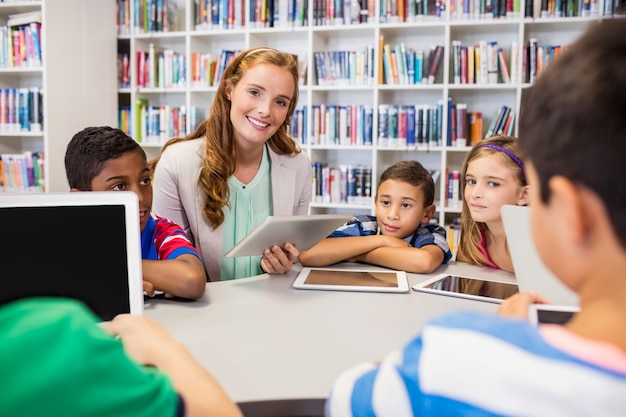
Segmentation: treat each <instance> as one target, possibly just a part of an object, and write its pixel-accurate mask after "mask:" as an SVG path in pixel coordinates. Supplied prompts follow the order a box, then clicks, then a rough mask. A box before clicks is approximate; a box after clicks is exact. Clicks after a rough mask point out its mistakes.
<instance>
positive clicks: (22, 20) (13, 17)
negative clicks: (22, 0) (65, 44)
mask: <svg viewBox="0 0 626 417" xmlns="http://www.w3.org/2000/svg"><path fill="white" fill-rule="evenodd" d="M30 23H41V10H35V11H32V12H24V13H15V14H10V15H9V18H8V19H7V26H22V25H28V24H30Z"/></svg>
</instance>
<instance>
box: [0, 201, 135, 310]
mask: <svg viewBox="0 0 626 417" xmlns="http://www.w3.org/2000/svg"><path fill="white" fill-rule="evenodd" d="M96 194H101V193H96ZM102 194H107V196H99V195H94V193H91V192H89V193H88V192H85V193H67V197H68V199H67V200H64V199H63V198H62V197H61V199H60V200H59V197H60V196H59V195H55V196H54V197H52V199H50V198H47V197H46V194H42V195H41V196H39V197H28V201H25V202H24V204H22V205H21V206H20V205H19V203H18V202H15V201H14V202H13V203H9V202H7V201H5V200H6V196H2V197H0V219H2V225H3V226H2V230H3V235H4V236H3V239H1V240H0V254H2V255H1V256H2V258H3V259H2V266H3V271H2V281H3V284H2V291H1V292H0V305H1V304H4V303H7V302H10V301H13V300H16V299H20V298H24V297H32V296H53V297H69V298H76V299H79V300H81V301H83V302H84V303H85V304H86V305H87V306H88V307H90V308H91V310H92V311H93V312H94V313H95V314H96V315H98V316H99V317H100V318H101V319H102V320H103V321H108V320H111V319H112V318H113V317H115V316H116V315H117V314H120V313H131V312H133V313H138V311H137V306H136V304H137V303H135V302H132V300H133V297H137V296H138V295H139V296H140V297H141V303H142V304H143V295H142V292H140V293H139V294H137V288H136V287H137V286H138V285H139V286H140V285H141V275H140V272H139V277H136V276H135V275H137V270H136V267H135V266H134V264H137V263H140V262H141V260H140V259H133V258H137V257H139V258H140V254H139V252H138V251H139V249H138V246H136V247H129V245H130V246H135V243H134V242H135V240H137V241H138V238H139V236H138V235H139V230H138V219H134V218H138V210H137V209H136V207H137V203H136V198H135V200H134V201H133V199H127V198H126V197H124V198H123V199H121V200H120V198H119V196H116V194H120V193H117V192H114V193H111V192H109V193H102ZM102 197H105V198H106V199H110V201H107V202H106V204H103V201H98V200H99V199H101V198H102ZM15 198H16V197H15V196H13V197H12V199H15ZM52 200H55V201H52ZM78 200H80V201H78ZM132 202H134V207H135V208H134V209H133V208H132ZM38 203H39V204H38ZM16 204H17V205H16ZM128 204H130V205H131V208H130V210H129V208H128V207H127V205H128ZM128 211H131V212H132V215H133V216H134V218H133V219H130V224H131V225H129V218H128V216H127V212H128ZM133 220H136V221H133ZM129 226H130V230H128V227H129ZM127 231H132V233H134V234H135V235H137V236H136V239H130V240H129V239H128V237H129V236H128V235H130V233H127ZM137 244H138V243H137ZM129 256H130V258H129ZM131 304H133V305H131ZM142 306H143V305H141V307H142ZM139 313H140V312H139Z"/></svg>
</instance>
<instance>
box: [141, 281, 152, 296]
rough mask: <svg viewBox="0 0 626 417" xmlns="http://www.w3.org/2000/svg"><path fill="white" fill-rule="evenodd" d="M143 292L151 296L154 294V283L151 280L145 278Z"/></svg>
mask: <svg viewBox="0 0 626 417" xmlns="http://www.w3.org/2000/svg"><path fill="white" fill-rule="evenodd" d="M143 292H144V293H146V295H147V296H149V297H152V296H154V285H152V283H151V282H149V281H146V280H143Z"/></svg>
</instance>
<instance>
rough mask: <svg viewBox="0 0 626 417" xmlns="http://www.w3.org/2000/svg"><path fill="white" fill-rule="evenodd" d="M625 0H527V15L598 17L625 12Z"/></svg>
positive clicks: (538, 16)
mask: <svg viewBox="0 0 626 417" xmlns="http://www.w3.org/2000/svg"><path fill="white" fill-rule="evenodd" d="M624 7H625V3H624V2H623V0H604V1H600V0H527V1H526V9H525V11H524V15H525V16H526V17H534V18H536V19H538V18H555V17H598V16H613V15H616V14H620V13H621V14H623V12H624Z"/></svg>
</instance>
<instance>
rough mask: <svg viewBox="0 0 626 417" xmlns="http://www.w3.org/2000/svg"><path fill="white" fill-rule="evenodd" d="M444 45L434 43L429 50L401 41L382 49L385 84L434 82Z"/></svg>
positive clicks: (384, 46) (385, 45) (386, 45)
mask: <svg viewBox="0 0 626 417" xmlns="http://www.w3.org/2000/svg"><path fill="white" fill-rule="evenodd" d="M443 49H444V48H443V46H442V45H433V46H432V47H431V48H430V50H429V51H423V50H414V49H413V48H408V49H407V48H406V46H405V44H404V43H400V44H398V45H396V46H395V47H393V48H392V46H391V45H390V44H384V45H383V47H382V50H381V54H382V63H383V75H384V78H383V83H384V84H394V85H397V84H403V85H407V84H434V83H435V79H436V77H437V73H438V72H439V67H440V66H441V61H442V57H443Z"/></svg>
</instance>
